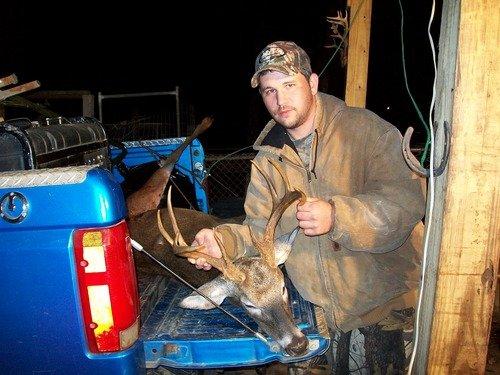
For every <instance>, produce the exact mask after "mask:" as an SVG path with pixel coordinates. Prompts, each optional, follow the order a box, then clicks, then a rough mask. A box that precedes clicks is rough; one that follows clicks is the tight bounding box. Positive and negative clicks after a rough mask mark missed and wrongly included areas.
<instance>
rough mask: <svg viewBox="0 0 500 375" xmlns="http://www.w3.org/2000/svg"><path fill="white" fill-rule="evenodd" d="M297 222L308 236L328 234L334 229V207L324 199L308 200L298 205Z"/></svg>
mask: <svg viewBox="0 0 500 375" xmlns="http://www.w3.org/2000/svg"><path fill="white" fill-rule="evenodd" d="M297 220H298V221H299V227H301V228H302V229H303V230H304V234H305V235H307V236H319V235H321V234H325V233H328V232H329V231H330V230H331V229H332V227H333V206H332V205H331V204H330V203H328V202H327V201H325V200H323V199H319V198H307V201H306V202H305V203H303V204H302V205H300V204H298V205H297Z"/></svg>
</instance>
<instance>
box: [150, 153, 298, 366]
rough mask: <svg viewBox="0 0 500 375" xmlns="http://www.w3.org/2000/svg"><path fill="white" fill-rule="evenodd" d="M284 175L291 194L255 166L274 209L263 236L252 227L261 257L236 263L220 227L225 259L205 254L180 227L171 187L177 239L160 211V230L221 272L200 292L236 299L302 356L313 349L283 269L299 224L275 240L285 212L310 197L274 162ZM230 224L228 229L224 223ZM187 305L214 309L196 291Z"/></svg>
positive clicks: (181, 250) (179, 249) (176, 247)
mask: <svg viewBox="0 0 500 375" xmlns="http://www.w3.org/2000/svg"><path fill="white" fill-rule="evenodd" d="M269 162H270V163H271V164H272V165H273V166H274V167H275V168H276V169H277V170H278V172H279V173H280V175H281V176H282V178H283V180H284V182H285V184H286V192H285V195H284V196H283V197H282V198H281V199H278V197H277V194H276V189H275V188H274V186H273V185H272V183H271V182H270V179H269V178H268V177H267V176H266V175H265V174H264V173H263V172H262V171H261V170H260V168H259V167H258V166H257V164H254V166H255V167H256V168H257V170H259V172H260V173H262V175H263V176H264V178H265V180H266V182H267V184H268V186H269V190H270V191H271V195H272V199H273V209H272V211H271V215H270V217H269V219H268V222H267V225H266V228H265V230H264V233H263V235H262V237H261V238H258V237H257V236H256V235H255V234H254V233H253V232H252V231H251V230H250V228H248V229H249V230H250V235H251V238H252V243H253V246H254V247H255V249H256V250H257V251H258V253H259V256H255V257H244V258H240V259H237V260H235V261H232V260H231V259H229V257H228V256H227V252H228V251H227V249H226V247H225V245H224V243H223V241H222V233H221V230H227V227H226V228H225V229H215V230H214V235H215V239H216V241H217V243H218V245H219V247H220V249H221V252H222V258H213V257H211V256H208V255H206V254H204V253H203V252H202V250H203V245H200V246H188V245H187V244H186V242H185V241H184V239H183V237H182V234H181V233H180V231H179V228H178V226H177V222H176V219H175V217H174V214H173V210H172V204H171V198H170V196H171V189H169V191H168V198H167V210H168V212H169V215H170V219H171V222H172V226H173V229H174V236H173V238H172V237H171V236H170V235H169V234H168V233H167V231H166V230H165V228H164V227H163V224H162V222H161V217H160V212H159V211H158V228H159V230H160V232H161V233H162V235H163V236H164V237H165V239H166V240H167V241H168V242H169V243H170V245H171V246H172V248H173V251H174V253H175V254H177V255H180V256H183V257H190V258H194V259H197V258H204V259H205V260H206V261H207V262H208V263H209V264H211V265H212V266H213V267H215V268H217V269H218V270H219V271H221V273H222V275H220V276H219V277H217V278H216V279H214V280H212V281H210V282H208V283H206V284H204V285H202V286H201V287H200V288H199V290H200V291H201V292H203V293H204V294H206V295H208V296H209V297H210V298H211V299H212V300H213V301H214V302H216V303H217V304H221V303H222V302H223V301H224V299H225V298H227V297H231V298H232V300H234V301H236V302H237V303H239V304H240V305H241V306H242V307H243V309H245V310H246V312H247V313H248V314H249V315H250V316H251V317H252V318H253V319H254V320H255V321H256V322H257V323H258V325H259V327H260V328H261V329H262V330H263V331H264V332H266V333H267V334H268V335H269V336H271V337H272V338H273V339H274V340H275V341H276V342H277V343H278V344H279V345H280V346H281V347H282V348H283V349H284V350H285V352H286V353H287V354H289V355H294V356H298V355H302V354H304V353H305V352H306V351H307V347H308V342H307V338H306V337H305V335H304V334H303V333H302V332H301V331H300V330H299V329H298V328H297V326H296V325H295V323H294V321H293V317H292V313H291V311H290V307H289V305H288V292H287V289H286V287H285V280H284V276H283V273H282V272H281V270H280V268H279V267H278V266H279V265H280V264H282V263H283V262H284V261H285V260H286V258H287V257H288V254H289V253H290V251H291V245H292V243H293V240H294V239H295V236H296V235H297V233H298V227H297V228H295V229H294V230H293V231H292V232H291V233H289V234H286V235H284V236H281V237H279V238H278V239H276V240H275V238H274V235H275V229H276V225H277V223H278V221H279V219H280V218H281V215H282V214H283V212H285V210H286V209H287V208H288V207H289V206H290V205H291V204H292V203H293V202H295V201H296V200H300V201H301V202H304V201H305V194H304V193H303V192H302V191H300V190H298V189H293V188H292V187H291V186H290V183H289V181H288V179H287V177H286V174H285V173H284V172H283V171H282V170H281V168H280V166H279V165H278V164H277V163H276V162H274V161H272V160H270V161H269ZM223 228H224V227H223ZM181 307H184V308H190V309H212V308H214V307H215V306H213V305H212V303H210V302H209V301H207V300H206V299H205V298H203V297H202V296H200V295H199V294H197V293H195V292H193V293H192V294H191V295H190V296H188V297H186V298H184V299H183V300H182V301H181Z"/></svg>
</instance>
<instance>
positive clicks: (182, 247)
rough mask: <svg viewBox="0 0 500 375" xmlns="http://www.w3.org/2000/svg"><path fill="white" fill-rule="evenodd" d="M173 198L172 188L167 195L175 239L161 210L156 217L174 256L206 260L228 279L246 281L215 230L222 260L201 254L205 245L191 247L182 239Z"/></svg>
mask: <svg viewBox="0 0 500 375" xmlns="http://www.w3.org/2000/svg"><path fill="white" fill-rule="evenodd" d="M171 198H172V187H170V188H169V189H168V193H167V211H168V214H169V216H170V221H171V222H172V227H173V228H174V235H175V238H174V239H173V238H172V237H171V236H170V235H169V234H168V232H167V231H166V230H165V227H164V226H163V223H162V220H161V214H160V210H158V211H157V213H156V215H157V219H158V229H159V230H160V233H161V234H162V235H163V237H165V239H166V240H167V241H168V243H169V244H170V245H171V246H172V250H173V252H174V254H175V255H178V256H181V257H184V258H193V259H199V258H203V259H205V260H206V262H207V263H209V264H211V265H212V266H213V267H215V268H217V269H218V270H219V271H221V272H222V273H223V274H224V276H226V277H227V278H228V279H230V280H233V281H235V282H242V281H243V280H245V275H244V274H243V273H242V272H241V271H240V270H238V269H237V268H236V267H235V266H234V264H233V263H232V262H231V261H230V260H229V259H228V258H227V256H226V251H225V247H224V245H223V243H222V240H221V239H220V238H219V234H218V233H216V232H215V230H214V235H215V240H216V241H217V243H218V245H219V247H220V249H221V252H222V257H223V258H222V259H220V258H214V257H212V256H210V255H208V254H205V253H203V252H201V251H202V250H204V249H205V245H198V246H189V245H187V244H186V241H185V240H184V238H183V237H182V234H181V232H180V230H179V226H178V225H177V220H176V219H175V216H174V211H173V209H172V200H171Z"/></svg>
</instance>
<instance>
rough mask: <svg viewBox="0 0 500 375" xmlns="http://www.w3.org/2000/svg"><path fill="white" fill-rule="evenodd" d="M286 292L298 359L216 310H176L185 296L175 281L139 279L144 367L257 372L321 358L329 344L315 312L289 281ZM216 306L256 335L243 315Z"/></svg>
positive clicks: (186, 290) (232, 308) (252, 324)
mask: <svg viewBox="0 0 500 375" xmlns="http://www.w3.org/2000/svg"><path fill="white" fill-rule="evenodd" d="M287 287H288V290H289V296H290V301H291V306H292V313H293V316H294V319H295V321H296V323H297V324H298V327H299V328H300V329H301V330H302V332H303V333H304V334H305V335H307V337H308V339H309V351H308V353H307V354H306V355H304V356H302V357H290V356H287V355H285V354H283V353H275V352H272V351H271V350H270V348H269V347H268V346H267V345H266V344H265V343H263V342H262V341H260V340H259V339H258V338H256V337H255V336H254V335H253V334H252V333H251V332H248V331H247V330H246V329H245V328H244V327H242V326H241V325H240V324H239V323H237V322H236V321H234V320H233V319H231V318H230V317H229V316H227V315H225V314H224V313H223V312H222V311H220V310H218V309H211V310H190V309H184V308H181V307H179V306H178V304H179V302H180V301H181V300H182V299H183V298H184V297H186V296H187V295H189V294H190V293H191V290H190V289H189V288H187V287H186V286H185V285H183V284H182V283H180V282H179V281H177V280H175V279H171V278H168V277H163V276H152V275H140V277H139V289H140V294H141V312H142V317H143V319H144V321H143V325H142V330H141V339H142V341H143V342H144V351H145V355H146V366H147V367H148V368H155V367H157V366H159V365H163V366H167V367H174V368H190V369H201V368H222V367H240V366H258V365H262V364H265V363H269V362H272V361H280V362H283V363H289V362H295V361H303V360H305V359H308V358H311V357H313V356H316V355H319V354H322V353H323V352H324V351H326V349H327V347H328V344H329V338H328V334H327V333H326V332H325V331H326V330H325V329H324V327H326V325H325V324H324V318H323V316H322V313H321V310H319V309H315V308H314V306H313V305H312V304H310V303H309V302H307V301H305V300H304V299H302V298H301V297H300V295H299V293H298V292H297V291H296V289H295V288H294V287H293V285H292V283H291V282H290V281H289V280H287ZM222 306H223V307H224V308H225V309H227V310H228V311H230V312H231V313H232V314H234V315H235V316H236V317H237V318H238V319H240V320H241V321H243V322H244V323H245V324H247V325H248V326H250V327H251V328H252V329H254V330H256V331H259V330H258V326H257V324H256V323H255V322H254V321H253V320H252V319H251V318H250V317H249V316H248V315H247V314H246V313H245V312H244V311H243V309H241V308H240V307H238V306H235V305H233V304H231V303H228V302H226V301H224V303H223V304H222ZM259 332H260V331H259ZM261 333H262V332H261Z"/></svg>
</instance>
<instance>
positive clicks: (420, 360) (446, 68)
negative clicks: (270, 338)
mask: <svg viewBox="0 0 500 375" xmlns="http://www.w3.org/2000/svg"><path fill="white" fill-rule="evenodd" d="M441 14H442V15H441V30H440V33H439V49H438V50H439V56H438V66H437V70H438V72H437V77H436V108H435V111H434V120H435V121H436V124H437V129H436V137H435V144H434V147H435V151H434V155H435V163H434V164H435V165H438V164H439V161H440V160H441V158H442V156H443V153H444V148H445V146H444V140H443V138H444V136H443V124H444V122H445V121H446V122H448V124H451V123H452V119H453V93H454V90H455V65H456V61H457V46H458V26H459V24H458V23H459V19H460V2H457V1H455V0H445V1H444V2H443V8H442V11H441ZM446 182H447V170H445V172H444V173H443V174H442V175H441V176H437V177H436V178H435V181H434V183H435V199H434V205H433V215H432V225H431V226H430V227H429V226H428V227H427V229H429V230H430V233H429V234H430V237H429V239H430V240H429V248H428V251H427V261H426V263H427V266H426V269H425V276H424V277H423V287H422V304H421V307H420V313H419V316H420V323H419V324H418V327H415V328H418V340H416V360H415V366H414V370H415V371H414V372H413V373H415V374H425V373H426V372H427V360H428V356H429V343H430V340H431V337H432V319H433V315H434V299H435V291H436V282H437V268H438V264H439V249H440V248H441V233H442V228H443V214H444V201H445V192H446ZM428 201H429V200H428ZM429 210H430V205H428V206H427V213H426V216H427V217H429V216H430V212H429Z"/></svg>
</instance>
